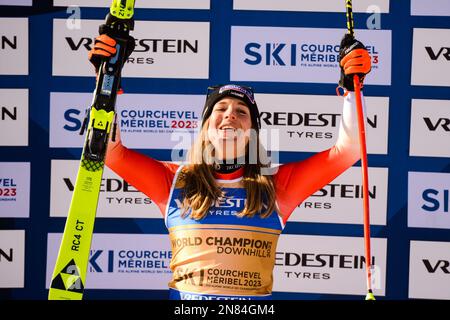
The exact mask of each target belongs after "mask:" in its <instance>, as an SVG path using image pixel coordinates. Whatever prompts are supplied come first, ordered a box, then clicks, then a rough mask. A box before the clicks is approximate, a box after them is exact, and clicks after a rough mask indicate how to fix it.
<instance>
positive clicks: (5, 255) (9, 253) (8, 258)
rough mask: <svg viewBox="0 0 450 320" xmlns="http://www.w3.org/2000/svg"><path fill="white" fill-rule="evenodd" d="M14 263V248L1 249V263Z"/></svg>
mask: <svg viewBox="0 0 450 320" xmlns="http://www.w3.org/2000/svg"><path fill="white" fill-rule="evenodd" d="M13 261H14V248H8V249H5V248H0V263H4V262H13Z"/></svg>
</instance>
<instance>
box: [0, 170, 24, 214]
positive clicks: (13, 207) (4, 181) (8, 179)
mask: <svg viewBox="0 0 450 320" xmlns="http://www.w3.org/2000/svg"><path fill="white" fill-rule="evenodd" d="M29 216H30V163H29V162H0V218H12V217H14V218H28V217H29Z"/></svg>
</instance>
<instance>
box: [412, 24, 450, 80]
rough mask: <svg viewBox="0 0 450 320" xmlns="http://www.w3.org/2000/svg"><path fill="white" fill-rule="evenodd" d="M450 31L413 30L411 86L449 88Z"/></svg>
mask: <svg viewBox="0 0 450 320" xmlns="http://www.w3.org/2000/svg"><path fill="white" fill-rule="evenodd" d="M449 38H450V29H419V28H414V35H413V54H412V75H411V84H412V85H426V86H450V79H448V77H446V76H445V74H447V73H448V72H450V47H449V46H448V42H446V39H449Z"/></svg>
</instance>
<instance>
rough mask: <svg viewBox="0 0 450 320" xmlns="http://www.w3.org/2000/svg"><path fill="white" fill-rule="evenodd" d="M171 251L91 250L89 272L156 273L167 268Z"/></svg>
mask: <svg viewBox="0 0 450 320" xmlns="http://www.w3.org/2000/svg"><path fill="white" fill-rule="evenodd" d="M171 258H172V251H167V250H165V251H148V250H139V251H136V250H133V249H122V250H119V251H115V250H91V252H90V257H89V266H88V271H89V272H100V273H101V272H107V273H114V272H119V273H132V272H136V273H157V270H158V269H165V271H166V272H167V270H168V269H169V263H170V259H171Z"/></svg>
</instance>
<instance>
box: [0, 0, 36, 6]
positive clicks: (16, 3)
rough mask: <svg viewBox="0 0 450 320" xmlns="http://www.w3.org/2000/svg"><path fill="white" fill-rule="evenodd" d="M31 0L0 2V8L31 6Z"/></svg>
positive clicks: (3, 0)
mask: <svg viewBox="0 0 450 320" xmlns="http://www.w3.org/2000/svg"><path fill="white" fill-rule="evenodd" d="M32 5H33V0H0V6H32Z"/></svg>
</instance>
